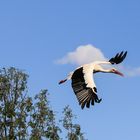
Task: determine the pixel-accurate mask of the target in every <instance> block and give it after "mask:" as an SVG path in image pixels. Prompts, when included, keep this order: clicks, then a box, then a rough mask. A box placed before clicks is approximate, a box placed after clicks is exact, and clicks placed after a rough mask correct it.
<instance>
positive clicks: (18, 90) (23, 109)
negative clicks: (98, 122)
mask: <svg viewBox="0 0 140 140" xmlns="http://www.w3.org/2000/svg"><path fill="white" fill-rule="evenodd" d="M27 79H28V75H27V74H25V73H24V72H22V71H20V70H18V69H16V68H13V67H10V68H7V69H5V68H3V69H1V70H0V139H2V140H43V139H45V140H61V139H62V138H61V133H64V131H63V130H64V129H66V130H67V132H68V133H67V139H68V140H84V137H83V133H81V128H80V125H79V124H73V119H74V115H73V114H72V110H71V109H70V107H69V106H67V107H65V108H64V111H63V115H64V116H63V119H62V121H61V123H58V121H56V113H55V111H54V110H53V109H52V108H51V107H50V102H49V101H48V96H49V94H48V91H47V90H41V91H40V93H39V94H37V95H36V96H35V97H34V98H31V97H29V96H28V94H27V93H28V90H27ZM60 128H61V129H60Z"/></svg>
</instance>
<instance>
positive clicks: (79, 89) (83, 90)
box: [71, 67, 99, 109]
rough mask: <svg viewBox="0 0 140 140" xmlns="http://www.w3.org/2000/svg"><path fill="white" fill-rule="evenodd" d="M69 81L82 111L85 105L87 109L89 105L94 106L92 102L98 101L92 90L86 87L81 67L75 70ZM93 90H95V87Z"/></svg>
mask: <svg viewBox="0 0 140 140" xmlns="http://www.w3.org/2000/svg"><path fill="white" fill-rule="evenodd" d="M71 79H72V88H73V91H74V93H75V95H76V97H77V99H78V102H79V105H81V108H82V109H83V108H84V107H85V105H86V107H87V108H89V107H90V104H91V105H94V102H97V101H99V99H98V96H97V94H96V93H94V92H93V90H92V88H89V87H87V85H86V83H85V79H84V73H83V67H81V68H79V69H77V70H75V72H74V73H73V75H72V78H71ZM93 88H94V89H96V88H95V87H93Z"/></svg>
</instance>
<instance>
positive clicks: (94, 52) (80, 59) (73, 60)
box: [56, 44, 106, 65]
mask: <svg viewBox="0 0 140 140" xmlns="http://www.w3.org/2000/svg"><path fill="white" fill-rule="evenodd" d="M96 60H98V61H99V60H106V58H105V57H104V54H103V53H102V51H101V50H100V49H98V48H96V47H94V46H93V45H90V44H89V45H83V46H79V47H78V48H77V49H76V50H75V51H73V52H69V53H67V54H66V55H65V56H64V57H62V58H60V59H59V60H57V61H56V62H57V63H58V64H76V65H82V64H85V63H89V62H92V61H96Z"/></svg>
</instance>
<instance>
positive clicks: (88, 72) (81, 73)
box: [59, 51, 127, 109]
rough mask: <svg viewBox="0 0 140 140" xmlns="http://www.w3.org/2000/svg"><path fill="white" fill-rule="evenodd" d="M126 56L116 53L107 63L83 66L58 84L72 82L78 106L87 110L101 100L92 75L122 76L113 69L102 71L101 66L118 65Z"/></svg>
mask: <svg viewBox="0 0 140 140" xmlns="http://www.w3.org/2000/svg"><path fill="white" fill-rule="evenodd" d="M126 55H127V51H126V52H123V51H122V52H121V53H117V54H116V55H115V57H112V58H111V59H110V60H108V61H95V62H93V63H89V64H84V65H82V66H80V67H78V68H77V69H76V70H75V71H73V72H71V73H70V74H69V75H68V77H67V78H66V79H64V80H61V81H60V82H59V84H62V83H64V82H66V81H67V80H70V79H71V80H72V83H71V85H72V88H73V91H74V93H75V95H76V97H77V99H78V102H79V105H80V106H81V108H82V109H83V108H84V107H85V105H86V107H87V108H89V107H90V104H91V105H94V103H95V102H96V103H100V102H101V100H102V99H99V98H98V95H97V88H96V85H95V82H94V79H93V75H94V74H95V73H97V72H103V73H114V74H117V75H120V76H123V74H122V73H121V72H119V71H118V70H117V69H115V68H111V69H104V68H103V67H102V66H101V65H102V64H111V65H114V64H119V63H121V62H122V61H123V60H124V59H125V57H126Z"/></svg>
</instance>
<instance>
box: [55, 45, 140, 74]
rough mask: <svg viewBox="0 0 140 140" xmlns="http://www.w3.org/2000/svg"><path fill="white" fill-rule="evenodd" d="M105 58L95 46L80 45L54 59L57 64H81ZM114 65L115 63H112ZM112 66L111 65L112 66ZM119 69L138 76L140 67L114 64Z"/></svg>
mask: <svg viewBox="0 0 140 140" xmlns="http://www.w3.org/2000/svg"><path fill="white" fill-rule="evenodd" d="M102 60H107V59H106V57H105V56H104V54H103V53H102V51H101V50H100V49H98V48H96V47H95V46H93V45H91V44H89V45H82V46H79V47H77V48H76V50H74V51H73V52H68V53H67V54H66V55H65V56H64V57H62V58H60V59H58V60H56V63H58V64H76V65H82V64H85V63H90V62H93V61H102ZM114 66H115V65H114ZM114 66H113V67H114ZM115 67H117V68H118V69H120V71H122V72H123V73H124V74H125V76H127V77H134V76H140V67H135V68H133V67H131V66H124V65H122V64H121V65H116V66H115ZM104 68H106V69H107V68H111V67H110V66H104Z"/></svg>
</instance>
